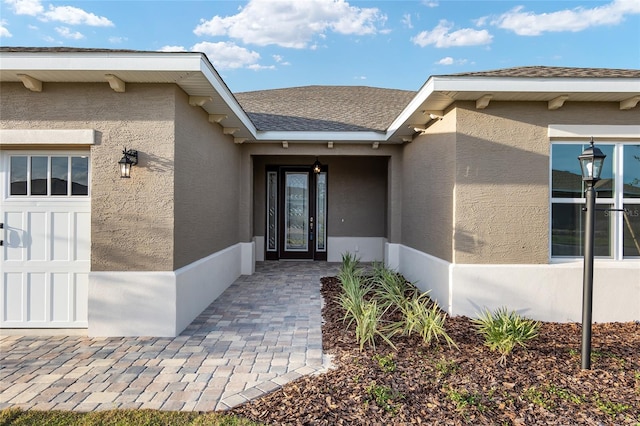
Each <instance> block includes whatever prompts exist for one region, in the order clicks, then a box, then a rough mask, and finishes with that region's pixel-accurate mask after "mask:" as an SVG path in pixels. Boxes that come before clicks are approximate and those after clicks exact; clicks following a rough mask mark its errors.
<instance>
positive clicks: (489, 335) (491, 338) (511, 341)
mask: <svg viewBox="0 0 640 426" xmlns="http://www.w3.org/2000/svg"><path fill="white" fill-rule="evenodd" d="M472 322H473V324H474V326H475V328H476V331H477V332H478V333H479V334H480V335H482V336H483V337H484V342H485V345H486V346H488V347H489V349H490V350H492V351H497V352H498V353H500V358H499V360H498V362H499V363H500V364H501V365H504V364H505V363H506V361H507V356H508V355H509V354H510V353H511V352H512V351H513V349H514V348H515V347H516V346H521V347H522V348H525V349H526V347H527V344H528V342H529V341H530V340H532V339H534V338H535V337H537V336H538V330H539V329H540V323H539V322H538V321H533V320H531V319H528V318H525V317H523V316H521V315H520V314H518V313H517V312H515V311H509V310H507V308H506V307H502V308H498V309H496V310H495V311H494V312H490V311H489V310H488V309H487V310H485V311H484V312H483V313H482V314H480V315H478V318H477V319H475V320H473V321H472Z"/></svg>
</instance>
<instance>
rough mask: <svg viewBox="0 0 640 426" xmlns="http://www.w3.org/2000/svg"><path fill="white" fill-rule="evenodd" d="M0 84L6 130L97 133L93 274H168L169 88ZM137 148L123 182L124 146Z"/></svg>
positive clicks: (171, 140)
mask: <svg viewBox="0 0 640 426" xmlns="http://www.w3.org/2000/svg"><path fill="white" fill-rule="evenodd" d="M43 86H44V87H43V91H42V92H40V93H35V92H31V91H29V90H27V89H25V88H24V86H23V85H22V84H18V83H3V84H2V85H1V87H0V117H1V121H0V123H1V124H0V125H1V126H2V128H5V129H94V130H95V131H96V143H95V145H93V146H92V147H91V173H92V176H91V245H92V247H91V248H92V250H91V269H92V271H136V270H147V271H168V270H172V269H173V197H174V192H173V162H174V151H173V145H174V106H173V104H174V98H175V95H174V88H173V87H174V86H172V85H159V84H145V85H137V84H127V86H126V92H125V93H116V92H114V91H113V90H111V89H110V88H109V85H108V84H106V83H104V84H78V83H76V84H62V83H44V85H43ZM125 146H126V147H127V148H129V149H136V150H138V151H139V156H140V157H139V161H140V162H139V164H138V165H137V166H135V167H134V168H133V169H132V172H131V179H122V178H120V174H119V168H118V164H117V162H118V161H119V160H120V158H122V149H123V147H125Z"/></svg>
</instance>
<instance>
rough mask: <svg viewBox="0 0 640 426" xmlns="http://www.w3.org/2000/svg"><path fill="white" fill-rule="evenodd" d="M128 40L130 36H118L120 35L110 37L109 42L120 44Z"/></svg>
mask: <svg viewBox="0 0 640 426" xmlns="http://www.w3.org/2000/svg"><path fill="white" fill-rule="evenodd" d="M127 40H128V38H126V37H118V36H113V37H109V43H111V44H120V43H124V42H125V41H127Z"/></svg>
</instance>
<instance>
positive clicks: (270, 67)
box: [247, 64, 276, 71]
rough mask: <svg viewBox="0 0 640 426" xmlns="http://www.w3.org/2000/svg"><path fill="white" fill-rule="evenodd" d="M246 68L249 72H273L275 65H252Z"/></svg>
mask: <svg viewBox="0 0 640 426" xmlns="http://www.w3.org/2000/svg"><path fill="white" fill-rule="evenodd" d="M247 68H249V69H250V70H254V71H260V70H275V69H276V66H275V65H259V64H252V65H249V66H248V67H247Z"/></svg>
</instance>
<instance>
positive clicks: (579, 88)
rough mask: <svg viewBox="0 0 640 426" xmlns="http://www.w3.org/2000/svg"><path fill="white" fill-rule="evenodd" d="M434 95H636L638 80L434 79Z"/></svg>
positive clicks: (639, 81) (639, 86)
mask: <svg viewBox="0 0 640 426" xmlns="http://www.w3.org/2000/svg"><path fill="white" fill-rule="evenodd" d="M433 80H434V81H433V83H434V85H433V90H434V91H437V92H479V93H500V92H524V93H527V92H532V93H540V92H543V93H554V92H556V93H611V92H613V93H627V92H628V93H635V92H638V91H640V79H637V78H575V79H573V78H477V77H476V78H466V77H451V78H449V77H434V78H433Z"/></svg>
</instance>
